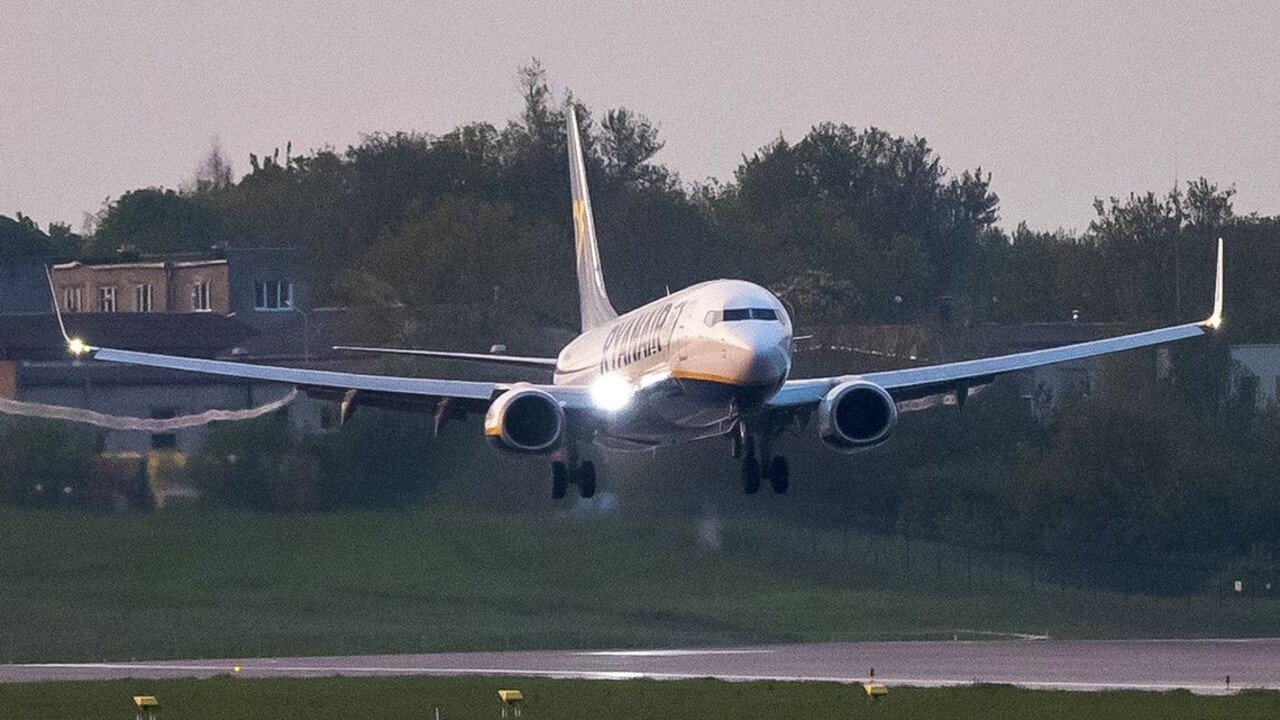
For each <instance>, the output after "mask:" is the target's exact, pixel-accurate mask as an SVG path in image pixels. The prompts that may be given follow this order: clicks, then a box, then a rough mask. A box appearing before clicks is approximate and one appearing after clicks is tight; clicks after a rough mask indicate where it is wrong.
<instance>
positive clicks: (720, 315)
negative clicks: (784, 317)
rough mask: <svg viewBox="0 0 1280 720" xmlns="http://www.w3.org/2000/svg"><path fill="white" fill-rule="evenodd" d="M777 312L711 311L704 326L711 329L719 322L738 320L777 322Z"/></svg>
mask: <svg viewBox="0 0 1280 720" xmlns="http://www.w3.org/2000/svg"><path fill="white" fill-rule="evenodd" d="M777 319H778V311H777V310H773V309H771V308H729V309H727V310H712V311H710V312H708V313H707V317H706V320H705V322H706V324H707V327H711V326H712V325H715V324H716V323H719V322H721V321H724V322H738V321H740V320H775V321H776V320H777Z"/></svg>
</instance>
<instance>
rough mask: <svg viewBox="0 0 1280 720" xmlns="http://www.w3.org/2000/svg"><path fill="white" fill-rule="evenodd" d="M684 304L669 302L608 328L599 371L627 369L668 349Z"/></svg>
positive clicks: (601, 352)
mask: <svg viewBox="0 0 1280 720" xmlns="http://www.w3.org/2000/svg"><path fill="white" fill-rule="evenodd" d="M684 306H685V303H678V304H677V303H667V304H665V305H663V306H661V307H658V308H654V309H653V310H650V311H649V312H647V313H645V314H643V315H640V316H638V317H635V318H632V319H630V320H628V321H626V322H624V323H622V324H621V325H618V326H617V327H615V328H614V329H612V330H610V331H609V335H608V336H607V337H605V340H604V348H603V349H602V350H601V351H600V358H601V359H600V372H601V373H607V372H609V371H611V370H617V369H619V368H624V367H626V366H628V365H630V364H631V363H633V362H635V361H637V360H640V359H643V358H647V357H651V356H653V355H657V354H658V353H660V352H662V351H663V350H664V349H666V345H667V343H668V342H669V341H670V338H671V332H672V331H673V330H675V324H676V318H678V317H680V311H681V310H682V309H684Z"/></svg>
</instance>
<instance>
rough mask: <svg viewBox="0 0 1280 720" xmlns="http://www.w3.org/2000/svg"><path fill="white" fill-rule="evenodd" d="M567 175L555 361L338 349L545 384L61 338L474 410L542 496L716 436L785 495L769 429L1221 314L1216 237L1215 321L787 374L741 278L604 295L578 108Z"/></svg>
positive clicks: (130, 355)
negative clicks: (889, 366) (454, 363)
mask: <svg viewBox="0 0 1280 720" xmlns="http://www.w3.org/2000/svg"><path fill="white" fill-rule="evenodd" d="M566 125H567V131H568V147H569V153H568V154H569V176H570V177H569V180H570V188H571V191H572V200H573V224H574V245H575V250H576V264H577V278H578V290H579V296H580V297H579V299H580V307H581V322H582V332H581V334H580V335H578V336H577V337H576V338H575V339H574V340H573V341H572V342H570V343H569V344H568V345H567V346H565V347H564V349H563V350H561V351H560V353H559V355H558V356H557V357H555V358H544V357H519V356H506V355H493V354H488V355H486V354H480V353H458V352H447V351H438V350H415V349H401V348H369V347H350V346H339V349H344V350H351V351H355V352H380V353H395V354H402V355H414V356H423V357H437V358H453V359H460V360H478V361H485V362H498V363H507V364H510V365H515V366H524V367H534V368H541V369H542V370H543V372H545V371H546V370H547V369H550V370H552V371H553V381H552V383H551V384H545V383H541V384H540V383H535V382H514V383H493V382H477V381H467V380H445V379H437V378H424V377H399V376H388V375H369V374H357V373H348V372H335V371H325V370H312V369H306V368H292V367H279V366H268V365H255V364H246V363H240V362H227V361H220V360H206V359H197V358H187V357H177V356H170V355H160V354H154V353H143V352H134V351H130V350H121V349H112V348H101V347H93V346H90V345H87V344H85V343H84V342H83V341H82V340H79V339H75V340H73V339H71V338H69V337H67V336H66V331H65V328H64V330H63V336H64V338H66V339H67V342H68V343H69V347H70V349H71V350H72V351H73V352H74V353H75V354H77V355H85V354H87V355H88V356H89V357H92V358H93V359H95V360H99V361H106V362H114V363H125V364H130V365H142V366H148V367H159V368H168V369H173V370H185V371H190V372H196V373H205V374H210V375H221V376H228V377H235V378H244V379H250V380H258V381H266V382H276V383H282V384H287V385H293V386H295V387H297V388H299V389H301V390H304V391H306V392H307V393H308V394H310V395H312V396H316V397H321V398H328V399H332V400H336V401H338V402H340V403H341V406H340V407H341V413H340V415H341V418H342V419H343V420H345V419H346V418H347V417H348V416H349V415H350V414H351V412H353V411H354V409H355V408H356V407H359V406H374V407H390V408H397V409H411V410H417V411H422V412H430V413H433V414H434V416H435V422H436V430H437V431H439V429H440V428H441V427H442V426H443V425H444V424H446V423H447V422H450V421H453V420H456V419H459V418H462V417H465V416H466V415H470V414H480V415H483V416H484V434H485V436H486V437H487V438H488V439H489V440H490V441H491V443H492V444H493V445H495V446H497V447H498V448H500V449H502V450H504V451H507V452H510V453H516V454H521V455H534V456H544V457H546V458H548V459H549V460H550V465H551V476H552V477H551V480H552V482H551V494H552V497H553V498H563V497H564V496H565V495H566V494H567V492H568V487H569V486H570V485H574V486H576V487H577V491H578V494H580V495H581V496H582V497H587V498H589V497H592V496H593V495H594V494H595V492H596V485H597V470H596V466H595V464H594V463H593V462H592V461H591V460H586V459H584V458H583V455H582V453H583V449H584V448H586V447H587V446H589V445H598V446H603V447H607V448H612V449H619V450H637V449H650V448H654V447H658V446H666V445H674V444H679V443H686V442H692V441H696V440H703V439H708V438H727V439H728V440H729V442H730V446H731V450H732V455H733V456H734V457H735V458H736V459H739V460H740V461H741V478H742V490H743V492H745V493H747V494H755V493H756V492H758V491H759V489H760V487H761V484H762V481H765V480H767V481H768V482H769V485H770V486H771V488H772V490H773V491H774V492H775V493H778V494H782V493H785V492H787V489H788V487H789V486H790V470H789V466H788V462H787V459H786V458H785V457H783V456H782V455H777V454H775V453H774V451H773V441H774V439H775V438H777V437H778V436H779V435H780V434H782V433H784V432H788V431H795V430H799V429H803V428H807V427H808V426H809V425H810V424H811V421H813V420H816V426H817V428H816V429H817V433H818V435H819V436H820V437H821V439H822V440H823V441H824V442H825V443H826V444H827V445H828V446H829V447H831V448H833V449H834V450H836V451H839V452H844V453H855V452H858V451H862V450H866V449H869V448H872V447H875V446H877V445H880V444H882V443H884V442H885V441H887V440H888V439H889V438H890V436H891V435H892V433H893V430H894V427H895V425H896V424H897V422H898V404H899V403H904V402H909V401H913V400H920V399H923V398H928V397H933V396H945V395H949V394H954V397H955V399H956V400H957V402H960V403H962V402H963V401H964V399H965V397H966V396H967V395H968V393H969V391H970V390H971V389H973V388H976V387H979V386H982V385H985V384H987V383H990V382H991V381H992V380H993V379H994V378H995V377H996V376H997V375H1001V374H1004V373H1009V372H1014V371H1019V370H1026V369H1029V368H1035V367H1040V366H1043V365H1050V364H1054V363H1061V362H1068V361H1072V360H1080V359H1082V358H1089V357H1094V356H1098V355H1104V354H1108V353H1115V352H1121V351H1125V350H1132V349H1134V348H1140V347H1147V346H1151V345H1158V344H1163V343H1170V342H1174V341H1179V340H1184V339H1188V338H1193V337H1198V336H1201V335H1205V334H1207V333H1210V332H1212V331H1214V330H1217V329H1218V328H1219V327H1220V326H1221V325H1222V318H1223V249H1222V240H1221V239H1219V241H1218V255H1217V274H1216V282H1215V289H1214V300H1213V312H1212V314H1211V315H1210V316H1209V317H1208V318H1207V319H1205V320H1203V321H1200V322H1193V323H1187V324H1183V325H1176V326H1171V327H1164V328H1160V329H1156V330H1150V331H1147V332H1141V333H1136V334H1130V335H1123V336H1118V337H1112V338H1108V339H1103V340H1096V341H1091V342H1084V343H1078V344H1074V345H1066V346H1061V347H1056V348H1050V349H1045V350H1036V351H1032V352H1023V353H1018V354H1013V355H1003V356H997V357H988V358H982V359H977V360H966V361H963V362H951V363H943V364H936V365H929V366H924V367H913V368H908V369H902V370H889V371H883V372H868V373H856V372H855V373H852V374H848V375H839V376H832V377H817V378H804V379H793V378H791V377H790V375H791V367H792V364H791V356H792V341H793V336H792V323H791V318H790V316H789V315H788V313H787V310H786V308H785V307H784V305H783V303H782V302H781V301H780V300H779V298H778V297H777V296H776V295H774V294H773V293H772V292H770V291H769V290H767V289H765V288H763V287H761V286H759V285H756V284H754V283H751V282H747V281H744V280H713V281H710V282H703V283H699V284H697V285H693V286H691V287H688V288H685V289H683V290H680V291H678V292H674V293H670V294H668V295H666V296H664V297H662V298H660V299H658V300H655V301H653V302H650V303H648V304H646V305H644V306H642V307H639V308H637V309H635V310H632V311H630V312H627V313H623V314H621V315H619V314H618V312H617V311H616V310H615V309H614V307H613V305H612V304H611V303H610V301H609V295H608V293H607V292H606V290H605V283H604V275H603V272H602V270H601V264H600V254H599V250H598V246H597V242H596V231H595V221H594V217H593V214H592V209H591V197H590V193H589V192H588V188H587V176H586V165H585V162H584V160H583V151H582V142H581V138H580V136H579V132H578V121H577V117H576V113H575V112H574V110H573V109H572V108H570V109H569V111H568V113H567V118H566Z"/></svg>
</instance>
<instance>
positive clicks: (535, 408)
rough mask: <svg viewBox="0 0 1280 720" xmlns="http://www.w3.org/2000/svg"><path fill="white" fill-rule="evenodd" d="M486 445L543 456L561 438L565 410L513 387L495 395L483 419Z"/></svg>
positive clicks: (544, 396) (534, 391)
mask: <svg viewBox="0 0 1280 720" xmlns="http://www.w3.org/2000/svg"><path fill="white" fill-rule="evenodd" d="M484 434H485V437H487V438H489V442H491V443H493V444H494V445H495V446H497V447H499V448H501V449H503V450H506V451H507V452H514V453H522V454H527V455H543V454H546V453H549V452H551V451H553V450H555V449H556V446H558V445H559V444H560V438H561V437H562V436H563V435H564V408H561V407H560V403H558V402H556V399H555V398H553V397H551V396H550V395H548V394H547V393H545V392H543V391H542V390H537V389H535V388H515V389H512V390H508V391H507V392H505V393H503V394H502V395H499V396H498V399H497V400H494V401H493V404H491V405H490V406H489V412H487V413H485V416H484Z"/></svg>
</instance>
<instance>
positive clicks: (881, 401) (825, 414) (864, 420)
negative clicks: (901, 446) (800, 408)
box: [818, 380, 898, 452]
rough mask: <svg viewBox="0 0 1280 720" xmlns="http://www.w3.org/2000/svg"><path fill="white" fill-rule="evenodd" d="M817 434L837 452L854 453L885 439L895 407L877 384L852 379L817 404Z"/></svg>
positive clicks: (889, 429)
mask: <svg viewBox="0 0 1280 720" xmlns="http://www.w3.org/2000/svg"><path fill="white" fill-rule="evenodd" d="M818 422H819V425H818V433H819V434H820V435H821V437H822V440H823V442H825V443H827V444H828V445H830V446H832V447H834V448H836V449H837V450H840V451H841V452H857V451H858V450H866V449H868V448H872V447H875V446H876V445H879V444H880V443H882V442H884V441H885V440H888V439H889V435H890V433H892V432H893V426H894V425H896V424H897V423H898V405H897V404H896V403H895V402H894V401H893V398H892V397H891V396H890V395H889V393H888V392H887V391H886V390H885V389H884V388H882V387H880V386H879V385H876V384H875V383H872V382H867V381H866V380H852V381H850V382H846V383H841V384H840V385H837V386H835V387H834V388H831V391H830V392H828V393H827V395H826V397H824V398H822V402H821V403H820V404H819V405H818Z"/></svg>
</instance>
